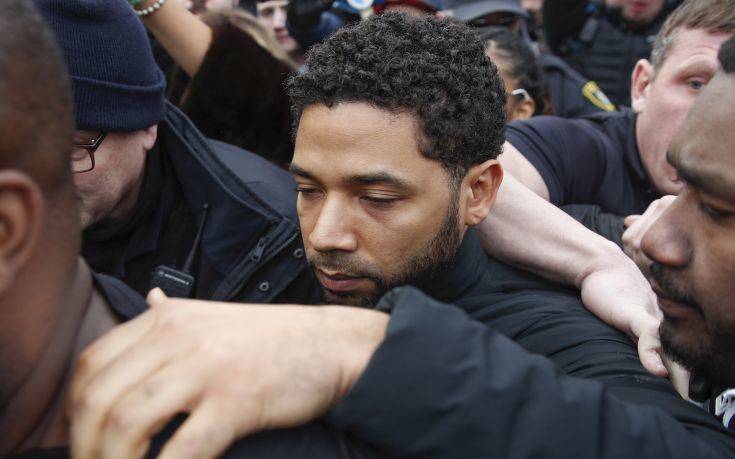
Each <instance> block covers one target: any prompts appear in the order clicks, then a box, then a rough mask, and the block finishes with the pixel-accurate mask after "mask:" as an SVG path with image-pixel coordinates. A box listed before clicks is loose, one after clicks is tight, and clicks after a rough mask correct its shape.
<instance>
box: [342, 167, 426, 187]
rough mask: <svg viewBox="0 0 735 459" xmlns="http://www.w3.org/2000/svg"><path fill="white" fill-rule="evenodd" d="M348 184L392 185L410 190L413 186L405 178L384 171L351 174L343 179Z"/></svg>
mask: <svg viewBox="0 0 735 459" xmlns="http://www.w3.org/2000/svg"><path fill="white" fill-rule="evenodd" d="M345 183H347V184H349V185H381V184H382V185H392V186H394V187H396V188H403V189H406V190H410V189H412V188H413V187H412V186H411V185H410V184H409V183H408V182H406V181H405V180H403V179H401V178H399V177H396V176H395V175H393V174H390V173H388V172H385V171H378V172H369V173H365V174H358V175H352V176H350V177H347V178H346V179H345Z"/></svg>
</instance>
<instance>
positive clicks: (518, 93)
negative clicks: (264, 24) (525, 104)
mask: <svg viewBox="0 0 735 459" xmlns="http://www.w3.org/2000/svg"><path fill="white" fill-rule="evenodd" d="M510 95H511V96H521V97H523V100H525V101H529V100H531V95H530V94H528V91H526V90H525V89H523V88H518V89H514V90H512V91H511V92H510Z"/></svg>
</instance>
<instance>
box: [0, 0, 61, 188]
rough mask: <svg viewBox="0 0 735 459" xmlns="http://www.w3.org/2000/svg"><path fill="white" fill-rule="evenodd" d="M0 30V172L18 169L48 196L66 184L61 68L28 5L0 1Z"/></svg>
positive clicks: (50, 39)
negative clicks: (0, 70)
mask: <svg viewBox="0 0 735 459" xmlns="http://www.w3.org/2000/svg"><path fill="white" fill-rule="evenodd" d="M0 30H2V34H0V68H2V69H3V71H2V72H0V139H2V141H1V142H0V169H16V170H20V171H21V172H23V173H25V174H27V175H28V176H29V177H30V178H31V179H33V180H34V181H35V182H36V183H37V184H38V185H39V186H40V188H41V189H42V190H43V192H44V195H46V196H47V197H49V196H53V195H54V194H55V193H56V191H58V189H59V188H60V187H64V186H66V185H68V184H71V176H70V174H71V172H70V154H71V143H72V136H73V129H74V121H73V113H72V104H71V97H70V89H69V82H68V80H67V76H66V73H67V72H66V68H65V67H64V64H63V60H62V57H61V53H60V51H59V50H58V48H57V46H56V43H55V40H54V37H53V35H52V33H51V32H50V31H49V29H48V28H47V26H46V24H45V22H44V21H43V19H42V18H41V16H40V15H39V14H38V13H37V12H36V10H35V8H34V6H33V3H32V2H29V1H24V0H3V1H2V2H0Z"/></svg>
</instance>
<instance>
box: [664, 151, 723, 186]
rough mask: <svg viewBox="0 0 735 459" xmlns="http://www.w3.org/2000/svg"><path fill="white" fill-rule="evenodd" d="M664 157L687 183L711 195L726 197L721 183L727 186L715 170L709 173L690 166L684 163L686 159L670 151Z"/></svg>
mask: <svg viewBox="0 0 735 459" xmlns="http://www.w3.org/2000/svg"><path fill="white" fill-rule="evenodd" d="M666 159H667V160H668V162H669V164H671V166H672V167H673V168H674V169H675V170H676V174H677V175H678V176H679V178H680V179H682V180H683V181H684V182H686V183H687V184H688V185H691V186H693V187H694V188H696V189H698V190H700V191H702V192H704V193H705V194H708V195H711V196H721V197H726V196H723V193H724V192H725V190H723V189H722V185H725V186H727V183H725V177H724V176H721V175H719V174H718V173H717V172H715V171H711V172H712V173H711V172H708V171H706V170H700V169H697V168H691V167H689V166H688V165H687V164H686V161H680V160H679V159H678V157H677V155H675V154H673V153H671V151H669V152H668V153H667V154H666ZM718 185H720V186H718Z"/></svg>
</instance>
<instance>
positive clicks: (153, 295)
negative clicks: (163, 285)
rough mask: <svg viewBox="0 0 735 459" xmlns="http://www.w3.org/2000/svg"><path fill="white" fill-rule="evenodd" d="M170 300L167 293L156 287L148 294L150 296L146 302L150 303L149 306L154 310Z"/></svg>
mask: <svg viewBox="0 0 735 459" xmlns="http://www.w3.org/2000/svg"><path fill="white" fill-rule="evenodd" d="M166 300H168V297H167V296H166V294H165V293H163V290H161V289H160V288H158V287H156V288H154V289H153V290H151V291H150V292H148V296H146V298H145V302H146V303H148V305H149V306H150V307H152V308H154V307H156V306H158V305H159V304H160V303H162V302H164V301H166Z"/></svg>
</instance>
